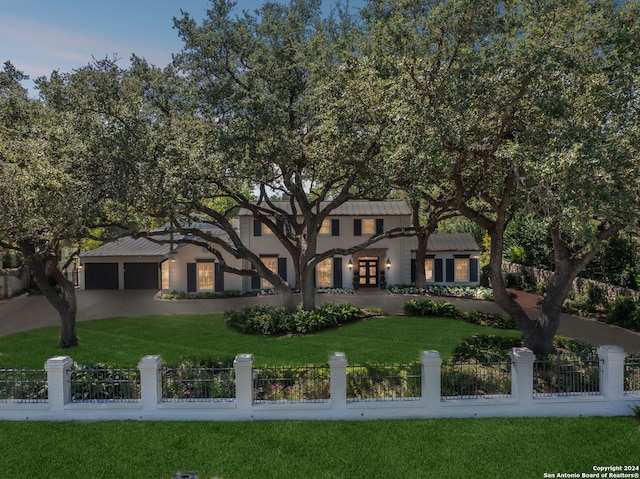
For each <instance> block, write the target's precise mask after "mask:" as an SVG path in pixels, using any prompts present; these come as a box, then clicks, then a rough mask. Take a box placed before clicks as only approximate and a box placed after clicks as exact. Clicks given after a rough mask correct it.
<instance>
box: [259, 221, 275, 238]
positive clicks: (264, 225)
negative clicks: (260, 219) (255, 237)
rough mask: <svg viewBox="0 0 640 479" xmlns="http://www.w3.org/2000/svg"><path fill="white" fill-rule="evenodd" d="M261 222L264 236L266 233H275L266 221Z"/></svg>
mask: <svg viewBox="0 0 640 479" xmlns="http://www.w3.org/2000/svg"><path fill="white" fill-rule="evenodd" d="M260 224H261V225H262V226H261V228H262V235H263V236H264V235H272V234H273V231H271V230H270V229H269V227H268V226H267V225H266V224H265V223H260Z"/></svg>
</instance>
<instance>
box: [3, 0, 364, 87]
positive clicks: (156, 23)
mask: <svg viewBox="0 0 640 479" xmlns="http://www.w3.org/2000/svg"><path fill="white" fill-rule="evenodd" d="M262 3H263V2H262V1H260V0H237V8H238V10H239V11H241V10H255V9H257V8H259V7H260V6H261V5H262ZM333 3H335V2H333V1H332V2H329V1H327V0H325V1H324V5H325V6H327V8H328V7H330V6H331V5H332V4H333ZM363 3H364V0H351V1H350V4H351V5H354V6H361V5H362V4H363ZM209 5H210V2H209V0H128V1H127V0H0V63H2V64H4V62H6V61H7V60H10V61H11V63H13V64H14V66H15V67H16V68H17V69H18V70H21V71H23V72H24V73H26V74H27V75H29V76H30V77H31V79H35V78H37V77H39V76H43V75H44V76H48V75H49V74H50V73H51V72H52V71H53V70H60V71H61V72H70V71H72V70H73V69H75V68H78V67H82V66H84V65H86V64H88V63H90V62H91V59H92V57H95V58H104V57H105V56H108V57H109V58H111V57H113V55H114V54H115V55H117V56H118V58H121V59H122V65H123V66H126V65H128V61H129V57H130V56H131V54H132V53H135V54H136V55H138V56H140V57H144V58H146V59H147V60H148V61H149V62H150V63H153V64H154V65H157V66H165V65H166V64H168V63H169V62H170V61H171V54H172V53H177V52H179V51H180V49H181V48H182V42H181V40H180V38H179V37H178V33H177V31H176V30H174V29H173V17H174V16H180V10H181V9H182V10H184V11H186V12H189V14H191V16H192V17H194V18H195V19H197V20H201V19H202V18H204V17H205V15H206V10H207V7H208V6H209ZM28 86H30V85H28Z"/></svg>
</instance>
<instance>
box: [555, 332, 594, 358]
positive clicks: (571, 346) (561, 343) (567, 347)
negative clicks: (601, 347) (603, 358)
mask: <svg viewBox="0 0 640 479" xmlns="http://www.w3.org/2000/svg"><path fill="white" fill-rule="evenodd" d="M553 345H554V347H555V348H556V349H559V350H563V351H566V352H569V353H573V354H576V355H586V354H596V353H597V351H598V348H597V347H596V346H594V345H593V344H590V343H588V342H586V341H582V340H580V339H574V338H566V337H564V336H555V337H554V338H553Z"/></svg>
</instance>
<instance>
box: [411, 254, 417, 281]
mask: <svg viewBox="0 0 640 479" xmlns="http://www.w3.org/2000/svg"><path fill="white" fill-rule="evenodd" d="M411 282H412V283H415V282H416V259H415V258H411Z"/></svg>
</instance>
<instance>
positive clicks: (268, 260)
mask: <svg viewBox="0 0 640 479" xmlns="http://www.w3.org/2000/svg"><path fill="white" fill-rule="evenodd" d="M260 259H261V260H262V262H263V263H264V265H265V266H266V267H267V268H268V269H270V270H271V271H273V272H274V273H276V274H277V273H278V257H277V256H268V257H263V258H260ZM272 286H273V285H272V284H271V283H270V282H269V281H267V280H266V279H263V280H262V287H263V288H271V287H272Z"/></svg>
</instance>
